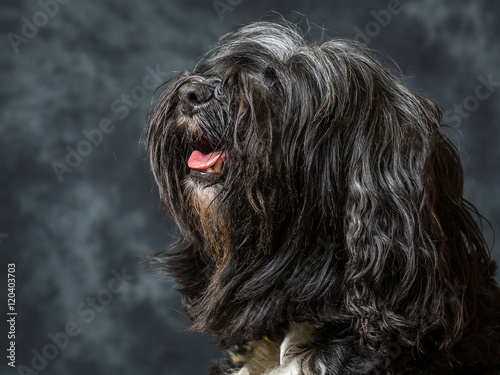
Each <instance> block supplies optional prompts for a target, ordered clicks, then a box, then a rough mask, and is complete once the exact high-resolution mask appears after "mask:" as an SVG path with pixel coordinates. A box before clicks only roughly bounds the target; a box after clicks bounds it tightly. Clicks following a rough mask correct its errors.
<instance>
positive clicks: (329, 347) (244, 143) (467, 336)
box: [145, 22, 500, 375]
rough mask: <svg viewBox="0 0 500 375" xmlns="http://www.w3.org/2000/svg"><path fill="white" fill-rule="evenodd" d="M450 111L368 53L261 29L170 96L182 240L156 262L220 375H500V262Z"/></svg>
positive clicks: (214, 56) (166, 132) (157, 130)
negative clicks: (448, 131)
mask: <svg viewBox="0 0 500 375" xmlns="http://www.w3.org/2000/svg"><path fill="white" fill-rule="evenodd" d="M442 113H443V112H442V109H441V108H440V107H439V106H438V105H437V104H435V103H434V102H433V101H431V100H429V99H427V98H425V97H423V96H421V95H417V94H414V93H412V92H410V91H409V90H408V88H406V87H405V86H404V85H403V84H402V83H401V82H400V80H398V79H397V78H395V76H394V75H392V74H391V73H389V72H388V70H387V69H385V68H384V67H383V64H382V63H381V62H380V61H379V59H378V58H376V57H375V54H374V53H373V52H371V51H369V50H368V49H367V47H365V46H364V45H362V44H359V43H357V42H354V41H348V40H331V41H328V42H326V43H324V44H321V45H319V44H310V43H308V42H306V41H305V37H304V36H303V34H302V33H301V32H300V31H298V29H297V27H295V26H293V25H289V24H275V23H270V22H257V23H253V24H250V25H247V26H244V27H242V28H241V29H239V30H237V31H235V32H232V33H230V34H227V35H226V36H224V37H222V38H221V39H220V41H219V42H218V44H217V45H216V46H215V47H214V49H213V50H211V51H210V52H209V53H208V54H207V55H206V56H205V57H203V58H202V59H201V61H200V62H199V63H198V64H197V65H196V67H195V69H194V70H193V72H191V73H190V72H181V73H179V74H178V75H177V76H176V77H175V78H173V79H172V80H171V81H169V82H168V83H166V88H164V90H163V91H162V92H161V94H159V95H158V98H157V100H156V102H155V104H154V106H153V108H152V111H151V114H150V116H149V121H148V127H147V130H146V135H145V138H146V144H147V153H148V156H149V158H150V163H151V170H152V173H153V175H154V178H155V181H156V183H157V185H158V187H159V193H160V196H161V198H162V200H163V201H164V202H165V203H166V206H167V208H168V211H169V213H170V216H171V218H172V219H173V220H174V221H175V223H176V225H177V226H178V228H179V231H180V240H179V244H178V245H177V246H176V248H175V249H170V250H168V251H165V252H162V253H160V254H158V255H157V256H155V257H154V260H155V261H156V262H158V263H159V264H160V266H161V268H163V269H164V270H165V271H166V272H167V273H168V274H169V275H171V276H172V277H173V279H174V280H175V281H176V282H177V284H178V285H179V292H180V294H181V296H182V301H183V305H184V307H185V310H186V312H187V314H188V316H189V318H190V319H191V320H192V322H193V325H192V329H193V330H195V331H200V332H209V333H211V334H212V335H214V336H215V337H216V339H217V341H218V343H219V344H220V345H221V347H222V348H223V349H225V350H226V351H227V353H228V355H227V357H226V358H224V359H221V360H219V361H218V362H216V363H215V364H214V365H213V366H212V368H211V370H210V374H212V375H216V374H238V375H260V374H266V375H278V374H279V375H283V374H287V375H292V374H293V375H298V374H302V375H341V374H342V375H344V374H351V375H352V374H359V375H361V374H387V375H388V374H391V375H393V374H405V375H408V374H411V375H416V374H426V375H427V374H500V291H499V288H498V287H497V285H496V282H495V280H494V278H493V276H494V273H495V269H496V266H495V263H494V262H493V261H492V259H491V258H490V254H489V250H488V248H487V245H486V243H485V240H484V239H483V235H482V233H481V231H480V227H479V225H478V223H477V222H476V216H477V215H476V214H477V210H476V209H475V208H474V207H473V206H472V205H471V204H470V203H469V202H467V201H466V200H465V199H464V198H463V179H464V176H463V170H462V166H461V163H460V158H459V155H458V152H457V150H456V149H455V147H454V146H453V145H452V143H451V142H450V141H449V140H448V138H447V137H446V136H445V135H444V133H443V132H442V129H441V128H440V118H441V116H442Z"/></svg>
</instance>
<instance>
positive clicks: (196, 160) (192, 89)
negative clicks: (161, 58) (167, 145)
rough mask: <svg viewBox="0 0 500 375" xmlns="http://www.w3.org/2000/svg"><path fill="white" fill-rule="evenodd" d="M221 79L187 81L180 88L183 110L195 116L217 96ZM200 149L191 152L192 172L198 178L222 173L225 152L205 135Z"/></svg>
mask: <svg viewBox="0 0 500 375" xmlns="http://www.w3.org/2000/svg"><path fill="white" fill-rule="evenodd" d="M219 83H220V81H219V80H204V79H203V78H196V79H194V80H191V81H189V82H186V83H185V84H184V85H182V86H181V87H180V89H179V93H178V95H179V103H180V110H181V112H182V113H183V114H184V115H186V116H188V117H193V116H194V115H195V114H197V113H199V112H201V111H202V110H203V109H204V108H205V107H207V106H208V105H209V104H210V102H211V101H212V100H214V97H216V98H217V95H218V93H217V90H218V84H219ZM198 141H199V146H200V149H196V148H195V150H194V151H193V152H192V153H191V156H190V157H189V160H188V166H189V168H190V174H191V175H192V176H196V177H198V178H213V177H216V176H218V175H220V173H221V170H222V167H223V165H224V161H225V153H224V152H223V151H221V150H217V149H215V148H214V146H213V145H212V144H211V143H210V141H209V140H208V139H207V138H205V137H204V136H202V137H200V139H199V140H198Z"/></svg>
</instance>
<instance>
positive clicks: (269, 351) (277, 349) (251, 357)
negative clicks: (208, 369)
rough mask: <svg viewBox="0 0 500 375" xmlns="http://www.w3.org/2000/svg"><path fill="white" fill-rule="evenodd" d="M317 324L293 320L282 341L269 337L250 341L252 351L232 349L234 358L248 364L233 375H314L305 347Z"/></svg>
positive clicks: (236, 361) (234, 360) (237, 361)
mask: <svg viewBox="0 0 500 375" xmlns="http://www.w3.org/2000/svg"><path fill="white" fill-rule="evenodd" d="M312 331H313V328H312V327H311V326H310V325H308V324H305V323H302V324H295V323H294V324H292V325H291V326H290V329H289V330H288V332H287V333H286V335H285V338H284V339H283V341H282V342H281V343H279V342H276V341H270V340H268V339H263V340H258V341H252V342H250V343H248V345H249V350H248V354H244V355H237V354H234V353H230V355H231V358H232V360H233V362H235V363H244V366H243V367H242V368H241V369H240V370H239V371H238V372H236V373H234V374H233V375H302V374H304V375H310V373H309V370H308V366H307V360H306V356H307V351H305V350H304V349H303V348H301V345H302V344H306V343H307V342H308V341H309V340H310V339H311V333H312Z"/></svg>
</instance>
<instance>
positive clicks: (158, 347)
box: [0, 0, 500, 375]
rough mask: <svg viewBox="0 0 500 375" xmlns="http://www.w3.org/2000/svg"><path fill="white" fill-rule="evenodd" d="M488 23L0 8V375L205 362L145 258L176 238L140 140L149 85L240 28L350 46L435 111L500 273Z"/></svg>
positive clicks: (119, 7) (400, 13) (122, 6)
mask: <svg viewBox="0 0 500 375" xmlns="http://www.w3.org/2000/svg"><path fill="white" fill-rule="evenodd" d="M499 17H500V3H498V2H495V1H492V0H491V1H457V2H438V1H432V0H424V1H416V0H415V1H409V0H380V1H361V0H359V1H324V2H323V1H298V0H297V1H284V0H279V1H278V0H276V1H260V0H254V1H250V0H213V1H212V0H208V1H202V0H198V1H180V0H179V1H174V0H165V1H153V0H145V1H131V0H109V1H101V2H89V1H80V0H64V1H63V0H40V1H28V0H23V1H21V0H19V1H10V2H7V1H4V2H2V4H1V5H0V29H1V31H2V32H1V33H0V34H1V37H0V51H1V54H0V68H1V69H0V71H1V73H0V104H1V111H0V119H1V121H0V155H1V159H0V160H1V163H0V170H1V173H0V202H1V205H0V208H1V211H0V258H1V265H0V266H1V271H0V272H1V275H2V276H1V277H2V280H3V281H2V283H1V284H0V285H1V288H2V293H1V296H2V301H1V303H2V304H3V306H4V307H2V311H4V312H3V314H4V315H3V317H2V319H1V320H2V323H1V325H0V326H1V331H0V332H1V335H0V337H1V339H0V343H1V344H0V348H1V350H2V353H3V354H2V356H1V357H2V359H1V360H0V362H1V363H0V366H1V367H0V374H6V375H7V374H50V375H59V374H61V375H86V374H93V375H100V374H102V375H105V374H106V375H107V374H120V375H136V374H165V375H178V374H182V375H198V374H205V373H207V371H208V370H207V369H208V367H209V365H210V361H211V358H215V357H220V355H221V353H220V352H219V350H218V349H217V346H216V344H215V341H214V339H213V338H211V337H207V336H203V335H201V334H197V333H190V332H187V331H186V330H187V329H188V327H189V324H190V323H189V320H188V319H187V317H186V316H185V314H184V312H183V310H182V306H181V304H180V298H179V296H178V295H177V293H176V291H175V284H174V282H173V281H172V280H171V279H169V278H168V277H166V276H165V275H163V274H162V273H161V272H159V271H158V270H156V269H155V267H153V266H151V264H150V263H149V262H148V256H151V255H153V254H155V253H157V252H158V251H160V250H162V249H163V248H165V247H166V246H168V245H169V244H171V243H172V242H173V241H175V238H176V236H177V235H178V233H177V232H176V228H175V226H174V225H173V224H172V223H171V222H170V221H169V219H168V217H167V213H166V212H165V210H164V208H163V205H162V204H161V203H160V201H159V198H158V191H157V188H156V186H155V185H154V181H153V177H152V174H151V172H150V170H149V165H148V162H147V160H146V159H147V158H146V153H145V145H144V129H145V125H146V122H147V116H148V113H149V110H150V107H151V103H152V100H153V98H154V96H155V94H157V91H156V90H157V88H158V87H159V86H161V85H162V84H163V83H164V82H165V81H167V80H168V79H169V78H171V77H173V76H174V75H175V74H176V73H178V72H179V71H182V70H184V69H188V70H189V69H192V68H193V67H194V65H195V64H196V61H197V60H198V59H199V58H200V57H201V56H202V55H203V54H204V53H206V52H207V51H208V50H209V48H210V47H211V46H213V45H214V44H215V43H216V41H217V39H218V38H219V37H221V36H222V35H224V34H225V33H227V32H229V31H232V30H235V29H236V28H238V27H240V26H242V25H244V24H247V23H249V22H252V21H257V20H271V21H272V20H280V19H284V20H286V21H289V22H293V23H295V24H298V27H299V28H300V29H301V30H302V31H303V32H304V33H305V34H306V38H307V39H308V40H309V41H315V42H317V43H322V42H323V41H326V40H328V39H331V38H339V37H340V38H351V39H356V40H358V41H360V42H362V43H365V44H367V45H368V46H369V47H370V48H371V49H373V50H375V51H377V52H378V53H380V54H381V55H382V56H385V58H384V61H386V62H387V63H388V65H387V67H388V68H389V69H391V71H392V72H393V73H395V74H397V75H399V76H401V77H404V82H405V84H406V85H407V86H409V87H410V89H411V90H412V91H413V92H417V93H420V94H423V95H425V96H428V97H430V98H431V99H433V100H434V101H436V102H437V103H439V104H440V105H441V106H442V107H443V109H444V111H445V116H444V118H443V120H442V123H443V125H447V127H446V134H448V136H449V137H450V138H451V139H452V140H453V142H454V144H455V145H456V147H457V148H458V150H459V151H460V154H461V157H462V163H463V165H464V169H465V196H466V198H467V199H468V200H470V201H471V202H472V203H473V204H474V205H475V206H476V207H477V208H478V210H479V212H480V213H481V214H482V215H483V216H484V218H485V219H487V220H488V221H483V225H482V227H483V231H484V234H485V237H486V239H487V241H488V245H489V246H490V248H491V251H492V255H493V258H495V259H496V260H497V261H500V246H499V244H498V243H495V241H494V232H496V233H497V235H498V233H499V228H500V175H499V171H500V158H499V156H500V154H499V150H500V68H499V67H500V41H499V35H500V23H499V22H498V19H499ZM497 280H499V277H498V275H497ZM11 297H12V298H11ZM6 353H7V355H5V354H6ZM14 366H15V367H14Z"/></svg>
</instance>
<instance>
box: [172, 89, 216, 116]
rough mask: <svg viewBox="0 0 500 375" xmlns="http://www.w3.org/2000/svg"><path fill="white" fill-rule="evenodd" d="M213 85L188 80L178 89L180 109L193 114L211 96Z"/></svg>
mask: <svg viewBox="0 0 500 375" xmlns="http://www.w3.org/2000/svg"><path fill="white" fill-rule="evenodd" d="M213 95H214V89H213V86H211V85H209V84H206V83H203V82H189V83H186V84H184V85H183V86H182V87H181V88H180V90H179V96H180V100H181V105H182V110H183V112H184V113H187V114H194V113H196V112H198V111H199V110H200V109H201V108H203V107H204V106H205V105H206V104H207V103H208V102H209V101H210V100H211V99H212V97H213Z"/></svg>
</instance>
